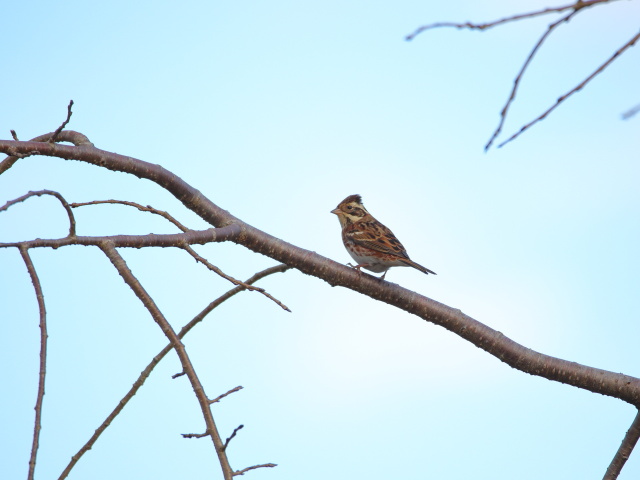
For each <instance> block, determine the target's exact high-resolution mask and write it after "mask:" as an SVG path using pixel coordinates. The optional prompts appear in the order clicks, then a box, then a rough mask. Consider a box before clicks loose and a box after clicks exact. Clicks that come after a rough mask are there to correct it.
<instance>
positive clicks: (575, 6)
mask: <svg viewBox="0 0 640 480" xmlns="http://www.w3.org/2000/svg"><path fill="white" fill-rule="evenodd" d="M612 1H616V0H589V1H580V0H578V1H577V2H573V3H570V4H568V5H563V6H561V7H551V8H544V9H542V10H536V11H534V12H529V13H519V14H517V15H512V16H511V17H505V18H501V19H500V20H494V21H491V22H486V23H471V22H464V23H456V22H437V23H432V24H430V25H424V26H422V27H419V28H418V29H416V30H415V31H414V32H413V33H411V34H409V35H407V36H406V37H405V40H407V41H411V40H413V39H414V38H415V37H417V36H418V35H420V34H421V33H422V32H424V31H426V30H433V29H435V28H443V27H449V28H458V29H462V28H466V29H469V30H487V29H489V28H493V27H497V26H498V25H502V24H504V23H509V22H516V21H518V20H526V19H529V18H534V17H538V16H540V15H547V14H549V13H560V12H564V11H565V10H574V11H577V10H580V9H583V8H588V7H591V6H593V5H596V4H598V3H608V2H612Z"/></svg>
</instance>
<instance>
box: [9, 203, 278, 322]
mask: <svg viewBox="0 0 640 480" xmlns="http://www.w3.org/2000/svg"><path fill="white" fill-rule="evenodd" d="M99 204H116V205H118V204H119V205H127V206H130V207H134V208H137V209H138V210H140V211H142V212H149V213H153V214H154V215H159V216H161V217H163V218H165V219H167V220H168V221H170V222H171V223H172V224H174V225H175V226H176V227H178V228H179V229H180V230H182V231H183V232H184V233H187V232H189V231H190V230H189V229H188V228H187V227H185V226H184V225H182V223H180V222H179V221H178V220H176V219H175V218H174V217H173V216H172V215H170V214H169V213H168V212H165V211H162V210H158V209H155V208H153V207H152V206H150V205H147V206H146V207H144V206H142V205H140V204H138V203H135V202H127V201H123V200H96V201H93V202H86V203H74V204H72V205H71V206H72V207H73V208H77V207H83V206H87V205H99ZM0 211H1V209H0ZM180 248H182V249H183V250H184V251H186V252H187V253H188V254H189V255H191V256H192V257H193V258H194V259H195V260H196V262H199V263H201V264H203V265H204V266H206V267H207V268H208V269H209V270H211V271H212V272H215V273H217V274H218V275H220V276H221V277H222V278H224V279H226V280H229V281H230V282H231V283H233V284H234V285H243V286H244V287H245V288H246V289H247V290H251V291H257V292H259V293H261V294H262V295H264V296H265V297H267V298H268V299H269V300H271V301H273V302H274V303H276V304H277V305H279V306H280V307H281V308H282V309H283V310H286V311H287V312H291V310H289V307H287V306H286V305H285V304H284V303H282V302H281V301H280V300H278V299H277V298H275V297H273V296H272V295H271V294H269V293H268V292H266V291H265V289H264V288H260V287H254V286H252V285H246V284H243V283H242V282H241V281H240V280H238V279H237V278H234V277H232V276H230V275H227V274H226V273H224V272H223V271H222V270H220V269H219V268H218V267H216V266H215V265H213V264H212V263H211V262H209V261H208V260H207V259H206V258H204V257H202V256H201V255H199V254H198V253H197V252H196V251H195V250H194V249H193V248H191V246H189V245H185V244H181V245H180Z"/></svg>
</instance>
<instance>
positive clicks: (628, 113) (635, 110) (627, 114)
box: [622, 103, 640, 120]
mask: <svg viewBox="0 0 640 480" xmlns="http://www.w3.org/2000/svg"><path fill="white" fill-rule="evenodd" d="M638 112H640V103H639V104H638V105H636V106H635V107H633V108H630V109H629V110H627V111H626V112H624V113H623V114H622V119H623V120H629V119H630V118H631V117H633V116H634V115H635V114H636V113H638Z"/></svg>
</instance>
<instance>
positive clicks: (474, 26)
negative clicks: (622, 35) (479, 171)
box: [406, 0, 640, 151]
mask: <svg viewBox="0 0 640 480" xmlns="http://www.w3.org/2000/svg"><path fill="white" fill-rule="evenodd" d="M612 1H617V0H577V1H575V2H574V3H571V4H568V5H563V6H561V7H552V8H545V9H542V10H537V11H534V12H529V13H522V14H518V15H513V16H510V17H506V18H502V19H500V20H494V21H492V22H487V23H471V22H466V23H454V22H438V23H432V24H430V25H425V26H422V27H420V28H418V29H416V30H415V31H414V32H413V33H412V34H410V35H407V37H406V40H413V39H414V38H415V37H416V36H417V35H419V34H420V33H422V32H424V31H426V30H433V29H435V28H441V27H453V28H458V29H462V28H464V29H469V30H479V31H482V30H487V29H489V28H493V27H496V26H499V25H503V24H505V23H511V22H515V21H518V20H524V19H530V18H534V17H537V16H540V15H546V14H550V13H560V12H564V11H567V10H570V12H569V13H568V14H567V15H565V16H564V17H562V18H561V19H559V20H557V21H555V22H553V23H551V24H549V26H548V27H547V31H546V32H545V33H543V34H542V36H541V37H540V39H539V40H538V42H537V43H536V44H535V46H534V47H533V49H532V50H531V52H530V53H529V56H528V57H527V59H526V60H525V62H524V65H523V66H522V67H521V68H520V71H519V72H518V74H517V75H516V78H515V80H514V82H513V87H512V89H511V92H510V94H509V98H508V99H507V102H506V103H505V105H504V107H503V108H502V110H501V112H500V121H499V122H498V126H497V127H496V128H495V130H494V131H493V133H492V134H491V137H490V138H489V141H488V142H487V144H486V145H485V147H484V149H485V151H487V150H488V149H489V148H491V146H492V145H493V143H494V141H495V140H496V138H497V137H498V135H500V133H501V132H502V128H503V126H504V123H505V121H506V118H507V112H508V110H509V107H510V106H511V104H512V103H513V101H514V100H515V97H516V92H517V90H518V86H519V85H520V81H521V80H522V77H523V75H524V72H525V70H526V69H527V67H528V66H529V64H530V63H531V61H532V59H533V57H534V56H535V54H536V53H537V51H538V50H539V49H540V47H541V46H542V44H543V43H544V41H545V40H546V39H547V38H548V37H549V35H550V34H551V33H552V32H553V31H554V30H555V29H556V27H558V26H559V25H561V24H563V23H566V22H568V21H569V20H570V19H571V18H573V17H574V16H575V15H577V14H578V13H580V12H582V11H584V10H586V9H587V8H589V7H593V6H595V5H599V4H604V3H610V2H612ZM639 36H640V33H639V34H638V35H636V36H635V37H633V38H632V39H631V40H629V41H628V42H627V43H626V44H625V45H623V46H622V47H621V48H620V49H618V51H616V52H615V53H614V54H613V56H612V57H611V58H610V59H609V60H607V61H606V62H605V63H604V64H602V65H601V66H600V67H598V68H597V69H596V70H595V71H594V72H593V73H592V74H591V75H589V76H588V77H587V78H586V79H584V80H583V81H582V82H581V83H580V84H578V85H577V86H576V87H574V88H573V89H571V90H570V91H568V92H567V93H565V94H564V95H562V96H561V97H559V98H558V100H557V101H556V103H555V104H554V105H553V106H551V107H550V108H549V109H547V110H546V111H545V112H543V113H542V114H540V115H539V116H538V117H536V118H535V119H534V120H532V121H531V122H529V123H527V124H526V125H524V126H522V127H521V128H520V130H519V131H518V132H516V133H514V134H513V135H511V137H509V138H508V139H507V140H505V141H504V142H502V143H500V144H499V145H498V148H500V147H502V146H504V145H506V144H507V143H509V142H511V141H512V140H514V139H515V138H517V137H518V136H520V135H521V134H522V133H524V132H525V131H527V130H528V129H529V128H531V127H532V126H533V125H535V124H536V123H538V122H539V121H541V120H543V119H544V118H546V116H547V115H549V114H550V113H551V112H552V111H553V110H555V109H556V108H557V107H558V106H559V105H560V104H561V103H563V102H564V101H565V100H566V99H567V98H569V97H570V96H571V95H573V94H574V93H576V92H578V91H580V90H582V88H583V87H584V86H585V85H586V84H587V83H589V82H590V81H591V80H592V79H593V78H594V77H595V76H596V75H598V74H599V73H601V72H602V71H604V69H605V68H607V67H608V66H609V65H610V64H611V62H613V61H614V60H615V59H616V58H617V57H618V56H619V55H620V54H622V53H623V52H624V51H625V50H626V49H628V48H629V47H632V46H633V45H634V44H635V43H636V41H637V40H638V37H639ZM623 118H625V117H624V116H623Z"/></svg>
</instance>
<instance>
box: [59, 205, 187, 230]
mask: <svg viewBox="0 0 640 480" xmlns="http://www.w3.org/2000/svg"><path fill="white" fill-rule="evenodd" d="M102 204H115V205H127V206H129V207H134V208H137V209H138V210H140V211H141V212H150V213H153V214H154V215H160V216H161V217H163V218H165V219H167V220H169V221H170V222H171V223H173V224H174V225H175V226H176V227H178V228H179V229H180V230H182V231H183V232H187V231H189V229H188V228H187V227H185V226H184V225H183V224H182V223H180V222H179V221H178V220H176V219H175V218H174V217H173V216H172V215H171V214H170V213H169V212H165V211H164V210H158V209H157V208H153V207H152V206H151V205H147V206H146V207H145V206H143V205H140V204H139V203H136V202H129V201H126V200H94V201H92V202H82V203H72V204H71V208H78V207H86V206H87V205H102Z"/></svg>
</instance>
